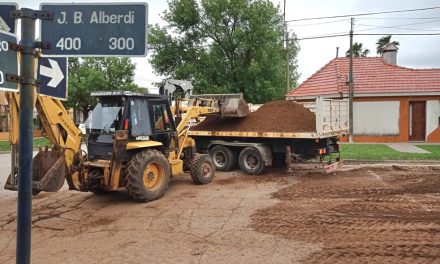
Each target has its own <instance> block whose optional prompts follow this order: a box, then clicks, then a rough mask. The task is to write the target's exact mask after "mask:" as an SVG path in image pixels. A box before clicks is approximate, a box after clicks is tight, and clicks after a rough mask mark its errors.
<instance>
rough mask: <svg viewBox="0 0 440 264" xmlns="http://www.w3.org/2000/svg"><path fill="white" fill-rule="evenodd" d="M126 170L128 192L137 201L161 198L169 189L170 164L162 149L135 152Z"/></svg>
mask: <svg viewBox="0 0 440 264" xmlns="http://www.w3.org/2000/svg"><path fill="white" fill-rule="evenodd" d="M126 171H127V174H126V176H125V184H126V188H127V190H128V194H129V195H130V196H131V197H132V198H133V199H134V200H135V201H137V202H149V201H153V200H156V199H159V198H160V197H162V196H163V195H164V194H165V192H166V190H167V189H168V184H169V182H170V177H171V169H170V164H169V163H168V160H167V159H166V158H165V156H164V155H163V154H162V153H161V152H160V151H157V150H155V149H149V150H144V151H141V152H139V153H137V154H135V155H134V156H133V157H132V158H131V159H130V161H129V162H128V164H127V170H126Z"/></svg>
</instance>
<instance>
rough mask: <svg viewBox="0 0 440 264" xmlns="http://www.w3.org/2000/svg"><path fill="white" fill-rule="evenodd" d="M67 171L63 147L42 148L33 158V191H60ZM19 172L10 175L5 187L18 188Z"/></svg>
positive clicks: (9, 188) (36, 192)
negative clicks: (54, 148)
mask: <svg viewBox="0 0 440 264" xmlns="http://www.w3.org/2000/svg"><path fill="white" fill-rule="evenodd" d="M65 171H66V160H65V159H64V151H63V150H62V149H57V150H48V149H47V148H46V149H45V150H40V151H39V152H38V153H37V155H36V156H35V157H34V158H33V160H32V193H33V194H34V195H35V194H38V193H39V192H40V191H45V192H56V191H58V190H59V189H60V188H61V187H62V186H63V184H64V179H65ZM17 174H18V172H16V175H14V177H11V175H9V177H8V180H7V181H6V184H5V189H7V190H14V191H16V190H17V186H18V177H17V176H18V175H17Z"/></svg>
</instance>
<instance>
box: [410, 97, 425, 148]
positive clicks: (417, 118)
mask: <svg viewBox="0 0 440 264" xmlns="http://www.w3.org/2000/svg"><path fill="white" fill-rule="evenodd" d="M425 109H426V102H424V101H422V102H410V103H409V140H410V141H425V130H426V121H425V115H426V111H425Z"/></svg>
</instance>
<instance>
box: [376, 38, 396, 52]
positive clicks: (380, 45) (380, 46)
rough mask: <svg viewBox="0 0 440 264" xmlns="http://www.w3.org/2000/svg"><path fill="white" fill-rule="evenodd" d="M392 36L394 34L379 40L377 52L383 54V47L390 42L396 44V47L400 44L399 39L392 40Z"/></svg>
mask: <svg viewBox="0 0 440 264" xmlns="http://www.w3.org/2000/svg"><path fill="white" fill-rule="evenodd" d="M391 37H392V35H388V36H385V37H381V38H380V39H379V40H377V43H376V45H377V50H376V51H377V54H380V55H382V53H383V49H384V48H385V47H386V46H387V45H388V44H394V45H395V46H396V47H397V46H399V45H400V43H399V42H398V41H395V40H393V41H391Z"/></svg>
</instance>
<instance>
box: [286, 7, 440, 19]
mask: <svg viewBox="0 0 440 264" xmlns="http://www.w3.org/2000/svg"><path fill="white" fill-rule="evenodd" d="M439 8H440V6H434V7H425V8H416V9H406V10H394V11H382V12H371V13H358V14H350V15H338V16H325V17H309V18H299V19H291V20H286V22H292V21H305V20H316V19H328V18H340V17H357V16H371V15H379V14H390V13H403V12H415V11H425V10H433V9H439Z"/></svg>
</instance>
